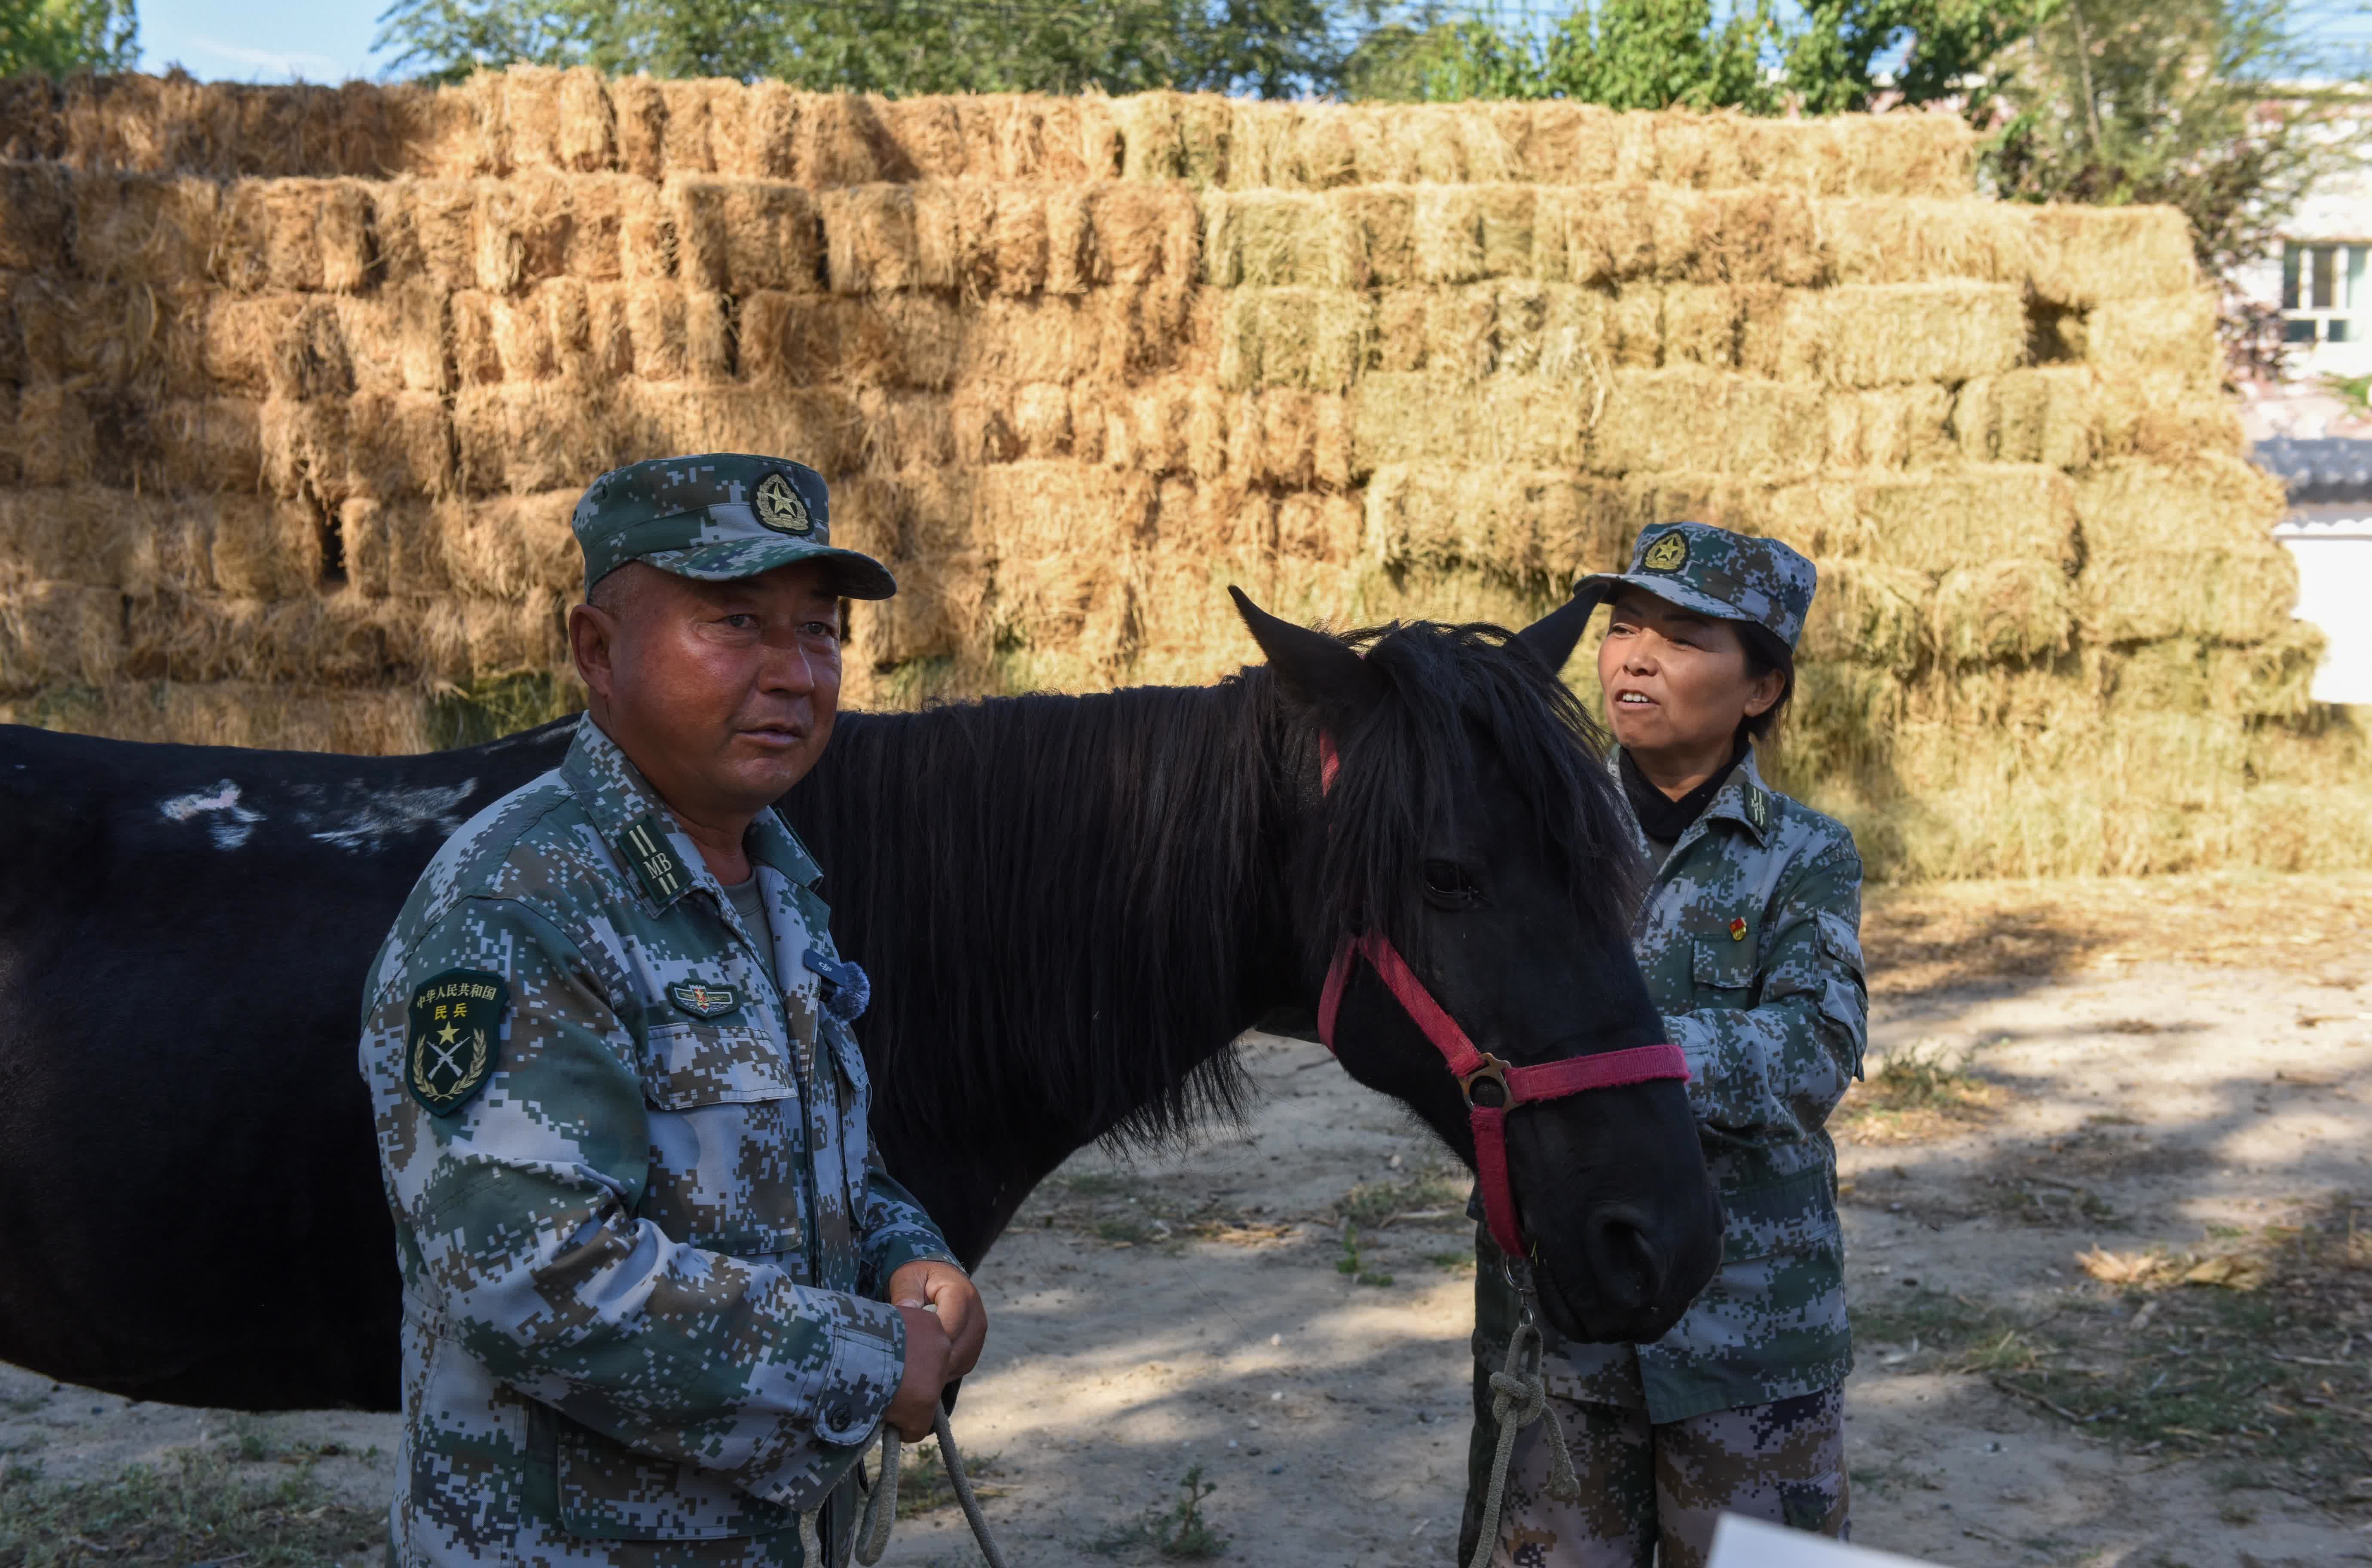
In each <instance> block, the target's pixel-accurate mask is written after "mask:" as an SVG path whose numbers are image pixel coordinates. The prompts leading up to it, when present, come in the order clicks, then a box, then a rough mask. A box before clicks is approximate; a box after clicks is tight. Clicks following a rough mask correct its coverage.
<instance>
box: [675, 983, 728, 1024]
mask: <svg viewBox="0 0 2372 1568" xmlns="http://www.w3.org/2000/svg"><path fill="white" fill-rule="evenodd" d="M667 993H668V1000H669V1001H670V1002H672V1003H674V1004H675V1005H676V1006H677V1007H679V1008H680V1009H681V1010H682V1011H684V1012H687V1013H689V1014H691V1015H692V1016H693V1017H695V1018H721V1017H723V1016H725V1015H726V1014H727V1013H730V1012H731V1011H733V1009H734V1008H736V1007H738V1006H739V1005H741V999H740V998H739V997H738V996H736V995H735V994H734V993H733V988H732V987H731V986H729V985H703V984H702V983H701V982H700V981H696V980H687V981H678V982H677V983H675V984H673V985H670V986H669V987H668V988H667Z"/></svg>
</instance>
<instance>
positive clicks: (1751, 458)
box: [1560, 366, 1827, 479]
mask: <svg viewBox="0 0 2372 1568" xmlns="http://www.w3.org/2000/svg"><path fill="white" fill-rule="evenodd" d="M1611 383H1612V384H1611V387H1610V390H1609V392H1608V394H1607V398H1606V405H1605V409H1604V412H1601V413H1600V414H1599V416H1598V418H1597V420H1596V422H1595V423H1594V424H1589V425H1588V435H1587V440H1588V459H1587V466H1588V467H1589V468H1590V469H1591V470H1593V471H1596V472H1599V473H1607V474H1622V473H1628V472H1634V471H1652V470H1666V469H1688V470H1698V471H1703V472H1715V473H1739V474H1754V475H1758V476H1762V477H1764V478H1768V479H1782V478H1785V477H1787V476H1789V475H1793V474H1799V473H1804V472H1808V471H1809V470H1810V469H1811V467H1812V466H1813V465H1814V464H1815V463H1816V462H1817V461H1818V460H1819V457H1820V451H1821V448H1822V447H1823V445H1824V441H1825V436H1826V434H1827V420H1826V416H1825V414H1824V413H1823V412H1822V410H1821V407H1820V393H1819V391H1818V390H1817V389H1813V388H1810V387H1803V386H1791V385H1787V384H1785V383H1780V382H1769V381H1750V380H1746V379H1743V378H1741V377H1732V376H1723V375H1720V374H1718V373H1716V372H1715V371H1712V370H1707V369H1703V368H1699V367H1694V366H1684V367H1679V368H1674V369H1669V370H1653V371H1647V370H1622V371H1617V372H1615V373H1614V375H1613V377H1611ZM1560 412H1564V414H1565V416H1566V417H1567V418H1575V417H1576V416H1577V415H1586V414H1587V412H1588V411H1587V410H1574V409H1572V408H1571V406H1570V403H1569V402H1568V405H1567V407H1566V408H1565V409H1564V410H1562V411H1560Z"/></svg>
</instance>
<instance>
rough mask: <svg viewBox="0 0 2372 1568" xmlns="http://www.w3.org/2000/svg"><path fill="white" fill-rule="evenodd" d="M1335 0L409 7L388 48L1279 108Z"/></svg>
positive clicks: (1314, 54) (476, 64) (400, 61)
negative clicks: (1200, 98)
mask: <svg viewBox="0 0 2372 1568" xmlns="http://www.w3.org/2000/svg"><path fill="white" fill-rule="evenodd" d="M1329 19H1330V18H1329V16H1328V13H1327V10H1326V7H1325V4H1324V0H1107V3H1102V4H1087V3H1082V0H807V3H806V4H803V5H798V6H791V7H788V8H779V7H775V6H767V5H763V4H760V3H758V0H623V3H622V4H616V5H605V4H600V3H599V0H543V3H541V4H538V3H536V0H398V3H397V4H396V5H395V6H392V7H390V9H389V10H388V11H387V12H386V13H385V14H383V15H382V16H381V17H380V18H379V24H380V31H379V38H378V47H379V48H381V49H387V50H392V51H393V52H394V64H395V67H396V69H398V70H399V71H405V72H411V73H415V74H417V75H421V76H424V77H426V78H428V79H432V80H454V79H458V78H459V77H462V76H466V75H469V74H470V73H471V71H473V70H478V69H482V68H485V67H489V66H500V65H504V64H510V63H511V62H512V61H515V60H523V61H528V62H530V63H532V64H548V65H573V64H590V65H597V66H599V67H600V68H602V69H604V70H607V71H611V72H621V73H624V72H647V73H649V74H651V75H657V76H733V77H738V78H741V79H743V80H749V81H754V80H759V79H772V80H776V81H785V82H789V83H791V84H793V85H794V86H797V87H811V88H817V89H844V90H850V91H859V92H878V93H888V94H893V95H899V94H911V93H934V92H1019V91H1035V92H1055V93H1066V92H1079V91H1083V90H1086V89H1087V88H1091V87H1092V88H1100V89H1102V90H1104V91H1106V92H1114V93H1122V92H1142V91H1145V90H1148V89H1151V88H1156V87H1181V88H1186V89H1189V90H1213V91H1232V92H1246V93H1254V94H1258V95H1260V96H1262V97H1267V98H1281V97H1286V96H1290V95H1292V94H1295V93H1297V92H1306V91H1310V90H1325V89H1326V88H1328V87H1331V85H1332V83H1333V82H1334V80H1335V79H1336V77H1337V75H1339V73H1340V69H1341V59H1340V55H1339V52H1338V51H1337V50H1336V48H1335V46H1334V44H1333V42H1332V41H1331V35H1330V31H1329V27H1328V23H1329Z"/></svg>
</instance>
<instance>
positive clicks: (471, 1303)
mask: <svg viewBox="0 0 2372 1568" xmlns="http://www.w3.org/2000/svg"><path fill="white" fill-rule="evenodd" d="M828 506H829V497H828V495H827V494H826V492H825V489H824V485H823V482H822V480H821V478H820V476H818V475H817V474H816V473H814V472H813V471H812V470H808V469H806V468H802V467H800V466H799V465H797V464H795V463H789V462H785V461H781V460H779V459H765V458H749V457H738V456H732V455H724V456H710V457H701V458H685V459H669V460H661V461H653V462H645V463H639V464H636V465H634V467H632V468H627V469H622V470H618V471H616V472H613V473H610V474H606V475H604V476H603V477H602V478H601V479H600V480H599V481H598V482H595V483H594V485H593V486H592V488H591V489H590V490H588V491H587V493H586V494H585V497H584V498H583V500H582V501H580V502H579V503H578V505H577V508H576V517H575V520H574V528H575V531H576V539H577V541H578V543H579V544H580V545H581V546H582V548H583V550H584V552H585V559H586V587H587V600H588V602H587V604H586V605H583V606H580V607H578V608H577V609H576V610H575V611H573V612H572V615H571V619H570V634H571V642H572V645H573V647H574V651H575V654H576V660H577V668H578V669H579V671H580V672H581V673H582V674H583V675H584V677H585V679H586V682H587V687H588V689H589V691H590V692H591V707H590V711H589V712H588V714H587V716H586V717H585V718H584V719H583V720H581V721H579V724H578V726H577V730H576V738H575V741H574V743H573V744H572V745H571V747H570V749H569V751H568V754H567V757H566V759H565V760H564V761H563V762H562V764H561V765H560V767H559V768H557V769H556V770H554V771H553V772H550V773H547V774H545V775H544V776H542V777H541V778H540V779H537V780H535V781H533V782H532V783H530V784H527V785H525V786H524V787H522V788H520V789H518V790H517V791H515V792H514V793H512V794H511V795H509V796H506V797H505V798H504V799H502V800H500V801H497V802H495V803H494V805H492V806H490V807H487V808H486V809H485V810H484V811H483V812H481V813H479V815H478V816H477V817H476V818H475V819H472V820H471V822H470V823H469V824H468V825H467V826H465V827H464V828H462V830H460V831H459V833H457V834H456V835H455V836H454V837H453V839H452V840H451V841H450V842H448V843H447V844H446V845H445V847H444V848H443V849H442V850H441V851H440V852H439V853H438V854H437V856H436V860H435V861H434V862H433V863H431V865H429V867H428V869H427V870H426V871H425V872H424V873H423V874H422V876H421V878H420V881H419V883H418V884H417V885H416V886H415V887H414V888H413V892H412V897H411V899H410V900H409V901H408V902H407V903H406V904H405V906H404V909H403V912H402V914H401V916H400V917H399V918H398V920H397V921H396V923H395V927H394V929H393V930H392V931H391V932H390V934H389V935H388V938H387V942H386V944H385V946H384V947H381V949H380V951H379V955H378V961H377V962H376V964H375V965H374V966H373V969H372V972H371V980H370V989H369V993H368V995H367V997H366V1001H365V1012H364V1028H363V1038H362V1048H361V1059H362V1068H363V1074H364V1076H365V1078H366V1081H367V1083H368V1085H369V1087H370V1091H371V1095H372V1099H373V1102H374V1107H375V1110H376V1114H377V1121H378V1142H379V1156H380V1161H381V1166H382V1169H383V1172H384V1175H385V1179H386V1183H387V1191H388V1198H389V1202H390V1204H391V1206H392V1207H393V1210H394V1214H395V1220H396V1235H397V1255H398V1260H399V1261H400V1263H401V1269H402V1273H403V1288H404V1295H405V1315H404V1330H403V1404H404V1418H405V1424H404V1436H403V1443H402V1447H401V1453H400V1457H399V1463H398V1473H399V1476H400V1477H401V1480H400V1481H399V1483H398V1484H399V1490H398V1493H397V1496H396V1498H395V1501H394V1504H393V1507H392V1510H391V1512H390V1537H391V1547H392V1555H391V1562H392V1563H393V1564H394V1565H395V1568H405V1565H408V1564H413V1563H459V1562H486V1561H495V1562H519V1563H526V1562H532V1563H535V1564H538V1565H540V1568H541V1565H550V1568H571V1565H576V1564H587V1565H589V1564H595V1563H610V1562H626V1563H635V1564H649V1565H653V1568H657V1565H659V1564H676V1563H682V1564H692V1565H703V1568H704V1565H710V1564H717V1565H727V1564H729V1565H740V1564H760V1563H764V1564H780V1565H785V1568H788V1565H795V1564H799V1563H801V1562H805V1561H807V1554H808V1551H811V1550H813V1547H812V1545H811V1544H809V1543H812V1542H813V1541H814V1540H815V1539H816V1538H817V1536H818V1533H819V1525H818V1516H819V1514H820V1516H821V1525H820V1534H821V1537H822V1539H824V1540H825V1541H827V1542H828V1543H830V1544H829V1547H828V1549H827V1550H826V1551H824V1553H823V1555H824V1556H825V1557H826V1558H827V1559H829V1560H830V1561H831V1562H839V1561H841V1560H842V1559H843V1557H844V1549H845V1544H846V1539H847V1537H848V1535H849V1533H850V1530H851V1527H852V1526H853V1509H852V1507H851V1504H852V1502H853V1501H854V1492H855V1474H854V1469H855V1462H856V1460H857V1458H858V1456H859V1455H860V1454H861V1453H862V1452H863V1450H864V1448H865V1446H866V1444H867V1443H869V1442H870V1440H871V1439H872V1437H873V1436H874V1434H876V1433H877V1432H878V1429H879V1428H880V1426H881V1424H882V1423H883V1421H884V1419H885V1416H886V1417H887V1419H888V1420H889V1421H890V1423H891V1424H893V1425H896V1426H898V1427H900V1428H901V1430H902V1431H904V1432H905V1433H906V1434H907V1435H909V1436H919V1435H921V1434H923V1433H924V1431H926V1430H927V1429H928V1427H929V1424H930V1420H931V1412H932V1410H933V1407H934V1406H935V1404H936V1400H937V1398H938V1396H939V1393H940V1390H941V1388H943V1386H944V1384H945V1383H946V1382H947V1381H948V1379H949V1378H952V1377H955V1376H960V1375H961V1374H962V1373H963V1372H964V1371H966V1370H968V1369H969V1367H970V1365H971V1362H972V1360H973V1359H974V1358H975V1357H976V1356H977V1354H978V1352H979V1345H980V1341H981V1337H982V1335H983V1332H984V1318H983V1312H982V1308H981V1306H980V1302H979V1298H978V1296H977V1295H976V1294H975V1293H974V1292H973V1291H972V1287H971V1283H970V1281H969V1280H968V1279H966V1278H965V1276H964V1275H963V1272H962V1271H961V1270H960V1269H959V1268H958V1267H957V1266H956V1264H955V1262H954V1260H953V1259H952V1258H951V1257H950V1256H949V1254H948V1249H947V1245H946V1243H945V1241H944V1240H942V1239H941V1237H940V1236H939V1234H938V1232H937V1231H936V1229H935V1228H934V1227H933V1225H932V1224H931V1222H930V1220H929V1218H928V1217H927V1216H926V1215H925V1214H924V1213H923V1212H922V1210H921V1209H920V1208H919V1207H918V1206H917V1205H916V1204H915V1202H913V1199H912V1198H910V1197H909V1196H907V1194H906V1193H905V1192H904V1191H902V1190H901V1188H900V1187H899V1186H898V1184H897V1183H896V1182H895V1181H893V1180H891V1179H890V1178H889V1176H888V1175H887V1174H885V1173H884V1172H883V1170H882V1169H881V1167H880V1163H879V1160H878V1156H876V1155H875V1154H874V1153H873V1152H872V1150H871V1148H870V1145H869V1144H868V1140H867V1136H866V1109H867V1105H866V1102H867V1098H868V1094H869V1090H868V1086H867V1081H866V1071H865V1063H864V1060H863V1058H862V1057H861V1056H860V1055H859V1053H858V1051H857V1047H856V1042H855V1038H854V1036H853V1035H852V1034H851V1033H850V1029H849V1025H850V1022H851V1020H853V1019H854V1018H855V1016H856V1015H857V1013H858V1012H859V1011H861V1010H862V1008H863V1007H864V1005H865V999H866V984H865V977H864V974H863V972H862V971H861V970H858V969H856V967H855V965H853V964H849V963H846V962H843V961H842V960H841V959H840V958H839V957H838V955H837V954H836V953H835V952H834V950H833V947H832V941H831V932H830V930H829V928H828V925H827V912H826V910H825V908H824V905H823V903H822V901H821V900H820V899H819V898H818V897H817V896H816V891H815V887H816V883H817V882H818V880H819V878H820V873H819V871H818V869H817V867H816V865H815V863H814V862H813V861H812V860H810V859H809V858H808V854H807V851H806V850H805V849H804V848H803V847H801V845H800V843H799V842H798V840H797V839H796V837H795V836H794V835H793V834H792V832H791V830H790V829H789V828H788V826H787V825H785V822H784V821H783V820H782V819H781V818H780V817H779V816H777V815H776V814H775V813H774V812H773V810H772V809H771V805H772V802H773V800H774V799H776V798H778V797H779V796H780V795H781V793H782V791H783V790H785V789H787V788H788V787H789V785H790V784H791V783H792V782H793V781H795V780H796V778H797V777H799V776H801V775H803V774H804V773H805V772H806V771H807V770H808V767H810V766H812V764H813V762H814V761H815V757H816V755H817V754H818V753H820V750H821V749H822V746H823V744H824V742H825V740H826V739H828V738H829V736H830V734H831V720H832V715H833V710H834V705H835V703H836V700H837V697H838V692H839V645H838V635H839V626H838V616H839V610H838V598H839V597H840V596H852V597H858V598H886V597H888V596H889V595H890V593H891V592H893V591H894V589H895V585H894V584H893V583H892V582H891V581H890V574H889V573H888V572H887V571H886V570H884V569H883V568H882V567H881V566H880V565H879V563H876V562H874V561H872V560H870V559H868V558H867V557H866V556H863V555H860V554H857V553H855V552H850V551H845V550H837V549H834V548H832V547H831V543H830V519H829V512H828ZM885 1298H886V1299H885ZM893 1303H896V1304H897V1305H892V1304H893ZM828 1501H829V1504H830V1506H829V1507H827V1506H826V1504H827V1502H828ZM803 1538H805V1541H804V1542H803Z"/></svg>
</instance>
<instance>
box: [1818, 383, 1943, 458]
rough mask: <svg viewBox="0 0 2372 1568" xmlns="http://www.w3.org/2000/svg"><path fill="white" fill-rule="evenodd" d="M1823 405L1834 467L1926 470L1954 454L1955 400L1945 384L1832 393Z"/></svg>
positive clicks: (1829, 455)
mask: <svg viewBox="0 0 2372 1568" xmlns="http://www.w3.org/2000/svg"><path fill="white" fill-rule="evenodd" d="M1824 403H1825V406H1826V408H1827V410H1828V416H1829V443H1828V461H1829V466H1830V467H1831V468H1839V469H1900V468H1925V467H1928V466H1930V465H1933V464H1936V463H1940V462H1943V461H1945V460H1947V459H1948V458H1950V457H1951V456H1952V455H1953V448H1954V442H1953V429H1952V424H1951V421H1952V413H1953V410H1954V408H1955V407H1956V404H1955V401H1954V400H1953V398H1952V395H1951V394H1950V393H1948V392H1947V391H1946V390H1945V389H1943V388H1941V387H1937V386H1932V385H1918V386H1908V387H1887V388H1881V389H1878V390H1876V391H1868V392H1831V393H1830V394H1829V396H1828V397H1827V399H1825V400H1824Z"/></svg>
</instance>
